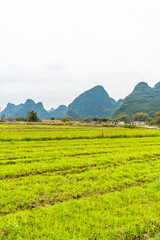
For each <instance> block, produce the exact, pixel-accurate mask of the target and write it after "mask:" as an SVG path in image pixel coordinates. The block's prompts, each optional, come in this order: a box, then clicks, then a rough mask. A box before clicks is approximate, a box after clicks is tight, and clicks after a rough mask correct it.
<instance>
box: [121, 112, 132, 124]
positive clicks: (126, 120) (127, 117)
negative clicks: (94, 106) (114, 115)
mask: <svg viewBox="0 0 160 240" xmlns="http://www.w3.org/2000/svg"><path fill="white" fill-rule="evenodd" d="M118 120H119V121H122V122H125V123H129V122H130V118H129V116H128V115H126V114H123V115H121V116H119V118H118Z"/></svg>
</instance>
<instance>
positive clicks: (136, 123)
mask: <svg viewBox="0 0 160 240" xmlns="http://www.w3.org/2000/svg"><path fill="white" fill-rule="evenodd" d="M134 124H135V125H144V124H145V122H138V121H135V122H134Z"/></svg>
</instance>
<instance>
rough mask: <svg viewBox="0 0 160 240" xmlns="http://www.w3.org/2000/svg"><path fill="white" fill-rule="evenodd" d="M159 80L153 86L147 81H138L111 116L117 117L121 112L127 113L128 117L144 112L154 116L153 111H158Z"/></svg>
mask: <svg viewBox="0 0 160 240" xmlns="http://www.w3.org/2000/svg"><path fill="white" fill-rule="evenodd" d="M159 103H160V82H159V83H157V84H156V85H155V86H154V87H153V88H151V87H149V86H148V84H147V83H145V82H140V83H138V84H137V86H136V87H135V88H134V90H133V91H132V93H131V94H129V95H128V96H127V97H126V98H125V99H124V100H123V101H122V103H121V105H120V107H119V108H118V109H116V110H115V112H114V114H113V117H118V116H120V115H122V114H127V115H129V116H130V117H132V115H133V114H134V113H138V112H145V113H148V114H149V116H150V117H153V116H154V113H155V112H158V111H160V104H159Z"/></svg>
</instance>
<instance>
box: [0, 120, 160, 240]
mask: <svg viewBox="0 0 160 240" xmlns="http://www.w3.org/2000/svg"><path fill="white" fill-rule="evenodd" d="M159 232H160V130H158V129H147V128H133V129H132V128H108V127H102V126H53V125H0V239H55V240H66V239H88V240H89V239H90V240H91V239H160V235H159Z"/></svg>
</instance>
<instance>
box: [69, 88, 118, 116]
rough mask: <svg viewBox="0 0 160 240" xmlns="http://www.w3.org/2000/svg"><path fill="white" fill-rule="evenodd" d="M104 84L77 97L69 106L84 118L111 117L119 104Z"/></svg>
mask: <svg viewBox="0 0 160 240" xmlns="http://www.w3.org/2000/svg"><path fill="white" fill-rule="evenodd" d="M119 103H120V101H118V102H116V101H115V100H114V99H113V98H111V97H110V96H109V95H108V93H107V92H106V91H105V89H104V88H103V87H102V86H96V87H94V88H92V89H90V90H88V91H86V92H84V93H82V94H81V95H80V96H79V97H77V98H76V99H75V100H74V101H73V102H72V103H71V104H70V105H69V106H68V108H69V110H73V111H75V112H76V113H77V114H78V115H79V116H81V117H82V118H85V117H110V116H111V115H112V113H113V112H114V110H115V109H116V108H117V107H118V106H119Z"/></svg>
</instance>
